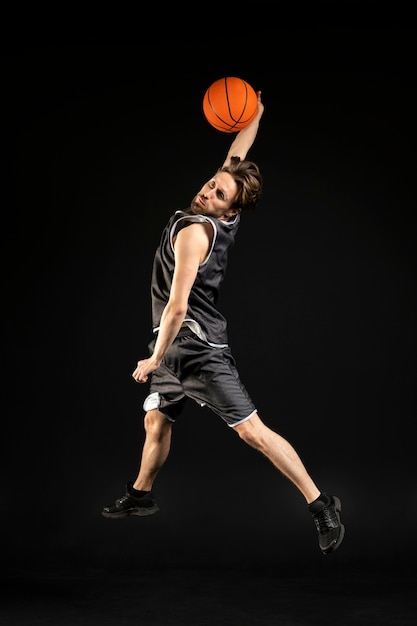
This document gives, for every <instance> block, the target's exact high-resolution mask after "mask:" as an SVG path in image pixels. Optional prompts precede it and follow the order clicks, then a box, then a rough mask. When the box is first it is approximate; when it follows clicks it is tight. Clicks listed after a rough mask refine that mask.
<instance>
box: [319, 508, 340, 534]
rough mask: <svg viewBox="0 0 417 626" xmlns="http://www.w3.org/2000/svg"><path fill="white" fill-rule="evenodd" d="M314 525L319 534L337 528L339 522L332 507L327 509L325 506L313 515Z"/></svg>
mask: <svg viewBox="0 0 417 626" xmlns="http://www.w3.org/2000/svg"><path fill="white" fill-rule="evenodd" d="M314 523H315V524H316V527H317V530H318V531H319V532H323V531H325V530H330V529H331V528H337V527H338V526H339V522H338V520H337V516H336V511H335V509H334V508H333V507H332V508H331V509H329V508H327V507H326V506H325V507H324V508H323V509H322V510H321V511H320V512H319V513H317V515H315V517H314Z"/></svg>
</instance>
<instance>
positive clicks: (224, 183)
mask: <svg viewBox="0 0 417 626" xmlns="http://www.w3.org/2000/svg"><path fill="white" fill-rule="evenodd" d="M236 194H237V184H236V182H235V180H234V178H233V176H232V175H231V174H229V173H228V172H217V173H216V174H215V175H214V176H213V177H212V178H210V180H209V181H207V182H206V183H205V184H204V185H203V187H202V188H201V189H200V191H199V192H198V193H197V195H196V196H194V198H193V200H192V202H191V209H192V211H193V212H194V213H197V214H198V215H209V216H211V217H215V218H217V219H219V220H224V221H227V220H228V219H230V217H232V216H233V215H236V213H238V212H239V211H238V210H237V209H231V208H230V207H231V206H232V204H233V202H234V200H235V198H236Z"/></svg>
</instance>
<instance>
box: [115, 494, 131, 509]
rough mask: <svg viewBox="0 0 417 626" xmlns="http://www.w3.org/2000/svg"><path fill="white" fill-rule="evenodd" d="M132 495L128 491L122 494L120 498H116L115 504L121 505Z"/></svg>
mask: <svg viewBox="0 0 417 626" xmlns="http://www.w3.org/2000/svg"><path fill="white" fill-rule="evenodd" d="M131 497H132V496H131V495H130V494H129V493H126V494H125V495H124V496H122V497H121V498H119V499H118V500H117V504H118V505H120V506H121V505H122V504H124V503H125V502H126V501H127V500H129V499H130V498H131Z"/></svg>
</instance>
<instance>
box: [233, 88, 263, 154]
mask: <svg viewBox="0 0 417 626" xmlns="http://www.w3.org/2000/svg"><path fill="white" fill-rule="evenodd" d="M263 112H264V105H263V103H262V101H261V92H260V91H258V110H257V112H256V115H255V117H254V119H253V120H252V122H251V123H250V124H249V126H246V128H244V129H243V130H241V131H239V132H238V133H237V135H236V137H235V139H234V141H233V143H232V145H231V146H230V149H229V152H228V153H227V156H226V160H225V162H224V163H223V166H225V165H229V163H230V159H231V158H232V157H234V156H235V157H240V159H241V160H243V159H245V158H246V155H247V153H248V152H249V149H250V148H251V146H252V144H253V142H254V141H255V138H256V135H257V134H258V129H259V122H260V119H261V117H262V115H263Z"/></svg>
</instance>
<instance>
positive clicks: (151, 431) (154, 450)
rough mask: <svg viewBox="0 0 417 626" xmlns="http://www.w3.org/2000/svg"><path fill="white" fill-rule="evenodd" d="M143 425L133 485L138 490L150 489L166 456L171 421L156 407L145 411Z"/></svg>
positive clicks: (168, 447)
mask: <svg viewBox="0 0 417 626" xmlns="http://www.w3.org/2000/svg"><path fill="white" fill-rule="evenodd" d="M144 426H145V433H146V438H145V443H144V444H143V450H142V458H141V463H140V467H139V473H138V475H137V478H136V480H135V482H134V483H133V487H134V489H137V490H140V491H151V489H152V487H153V483H154V481H155V478H156V477H157V475H158V472H159V470H160V469H161V467H162V466H163V465H164V463H165V461H166V460H167V458H168V454H169V451H170V448H171V434H172V423H171V422H170V421H169V420H167V418H166V417H165V415H164V414H163V413H161V412H160V411H158V409H153V410H152V411H148V412H147V413H146V415H145V419H144Z"/></svg>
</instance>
